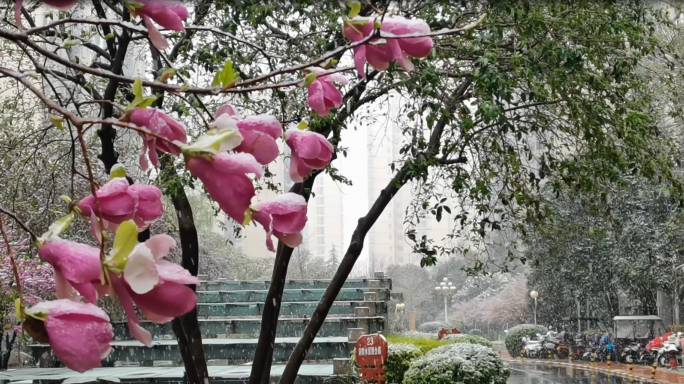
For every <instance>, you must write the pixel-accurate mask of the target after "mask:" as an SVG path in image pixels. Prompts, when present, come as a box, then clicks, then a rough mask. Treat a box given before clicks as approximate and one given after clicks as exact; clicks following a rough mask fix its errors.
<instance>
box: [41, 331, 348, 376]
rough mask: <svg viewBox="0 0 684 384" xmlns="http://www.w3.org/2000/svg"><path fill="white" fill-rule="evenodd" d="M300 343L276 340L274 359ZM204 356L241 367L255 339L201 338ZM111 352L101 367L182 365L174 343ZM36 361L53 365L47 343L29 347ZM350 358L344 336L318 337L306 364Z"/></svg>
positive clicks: (120, 345)
mask: <svg viewBox="0 0 684 384" xmlns="http://www.w3.org/2000/svg"><path fill="white" fill-rule="evenodd" d="M298 341H299V338H298V337H279V338H276V341H275V346H274V349H273V359H274V361H276V362H284V361H287V359H288V358H289V357H290V353H292V350H293V349H294V347H295V345H296V344H297V342H298ZM202 344H203V345H204V353H205V356H206V358H207V360H218V361H220V362H221V363H222V364H241V363H246V362H249V361H251V359H252V358H253V356H254V351H255V350H256V345H257V339H203V340H202ZM111 346H112V352H111V353H110V354H109V356H108V357H107V359H106V360H103V362H102V364H103V366H114V365H115V364H116V363H117V362H119V363H126V364H128V363H133V362H134V363H139V364H140V365H142V366H150V367H151V366H153V365H154V362H161V361H164V362H171V364H175V365H180V366H182V365H183V362H182V357H181V354H180V351H179V349H178V344H177V343H176V341H175V340H161V341H156V342H154V345H153V346H152V347H151V348H147V347H145V346H144V345H143V344H142V343H140V342H139V341H136V340H131V341H113V342H111ZM29 347H30V349H31V353H32V355H33V358H34V359H35V361H38V362H39V366H40V367H41V368H47V367H53V366H55V361H56V357H55V356H54V354H53V353H52V349H51V348H50V346H49V345H47V344H33V345H30V346H29ZM349 356H350V344H349V341H348V338H347V337H317V338H316V339H314V342H313V345H312V346H311V349H309V352H308V353H307V355H306V358H307V360H309V361H312V360H313V361H332V360H333V359H335V358H347V357H349Z"/></svg>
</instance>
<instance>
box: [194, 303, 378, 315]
mask: <svg viewBox="0 0 684 384" xmlns="http://www.w3.org/2000/svg"><path fill="white" fill-rule="evenodd" d="M317 305H318V303H317V302H314V301H298V302H289V303H282V305H281V307H280V315H281V316H288V317H292V316H299V317H304V316H311V314H312V313H313V312H314V310H315V309H316V306H317ZM265 306H266V304H265V303H202V304H197V311H198V317H200V318H210V317H212V318H222V317H245V316H261V314H262V313H263V310H264V307H265ZM359 307H367V308H370V310H369V312H368V315H366V316H386V315H387V302H386V301H336V302H334V303H333V305H332V307H331V308H330V312H329V314H331V315H352V314H355V313H356V308H359Z"/></svg>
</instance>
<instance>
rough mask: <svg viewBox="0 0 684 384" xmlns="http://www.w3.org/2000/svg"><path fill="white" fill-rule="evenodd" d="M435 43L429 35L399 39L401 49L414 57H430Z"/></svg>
mask: <svg viewBox="0 0 684 384" xmlns="http://www.w3.org/2000/svg"><path fill="white" fill-rule="evenodd" d="M433 44H434V43H433V41H432V39H430V38H427V37H425V38H410V39H399V45H400V46H401V49H402V50H403V51H404V52H406V53H407V54H409V55H411V56H413V57H428V56H429V55H430V51H432V46H433Z"/></svg>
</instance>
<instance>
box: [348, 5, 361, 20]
mask: <svg viewBox="0 0 684 384" xmlns="http://www.w3.org/2000/svg"><path fill="white" fill-rule="evenodd" d="M347 6H348V7H349V9H351V11H349V15H348V16H349V18H350V19H353V18H354V17H356V15H358V14H359V12H361V3H360V2H358V1H355V0H353V1H347Z"/></svg>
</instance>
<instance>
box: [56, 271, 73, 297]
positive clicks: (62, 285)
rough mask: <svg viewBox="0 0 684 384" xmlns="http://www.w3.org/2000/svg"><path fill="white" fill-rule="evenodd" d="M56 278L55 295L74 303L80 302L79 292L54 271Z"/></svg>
mask: <svg viewBox="0 0 684 384" xmlns="http://www.w3.org/2000/svg"><path fill="white" fill-rule="evenodd" d="M54 276H55V295H56V296H57V298H58V299H68V300H72V301H79V297H78V292H76V290H75V289H74V287H72V286H71V284H69V282H68V281H67V280H66V279H65V278H64V275H62V274H61V273H60V272H59V271H57V270H56V269H55V270H54Z"/></svg>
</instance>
